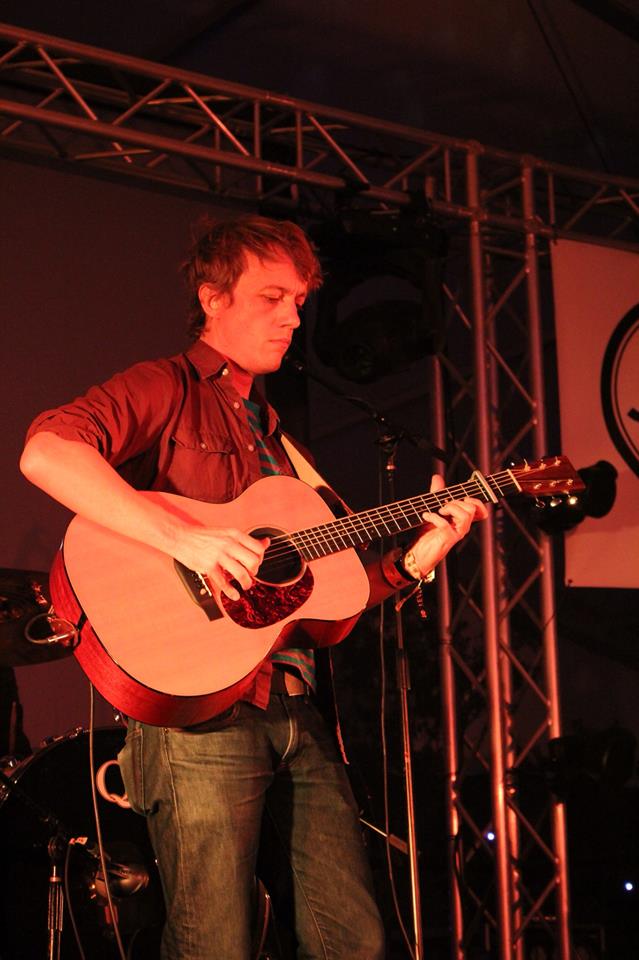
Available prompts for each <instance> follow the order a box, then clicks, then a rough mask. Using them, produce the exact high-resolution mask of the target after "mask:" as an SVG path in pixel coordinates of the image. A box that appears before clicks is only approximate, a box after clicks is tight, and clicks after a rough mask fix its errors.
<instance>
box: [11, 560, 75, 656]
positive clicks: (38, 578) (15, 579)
mask: <svg viewBox="0 0 639 960" xmlns="http://www.w3.org/2000/svg"><path fill="white" fill-rule="evenodd" d="M54 618H55V613H54V612H53V610H52V608H51V600H50V597H49V575H48V574H47V573H43V572H42V571H41V570H15V569H12V568H10V567H0V667H24V666H29V665H31V664H36V663H47V662H48V661H49V660H59V659H60V658H61V657H68V656H69V655H70V654H71V653H72V650H73V648H72V645H66V646H65V645H64V644H63V643H61V642H59V641H54V642H49V638H51V637H55V636H56V635H58V634H59V633H61V632H64V629H65V628H64V627H63V628H60V621H57V623H56V622H55V619H54Z"/></svg>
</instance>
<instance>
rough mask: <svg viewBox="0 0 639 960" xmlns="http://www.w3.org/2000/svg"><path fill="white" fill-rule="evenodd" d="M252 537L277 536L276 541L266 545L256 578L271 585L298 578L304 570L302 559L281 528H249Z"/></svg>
mask: <svg viewBox="0 0 639 960" xmlns="http://www.w3.org/2000/svg"><path fill="white" fill-rule="evenodd" d="M251 536H252V537H260V538H261V537H270V538H271V539H273V538H274V537H278V541H277V543H271V544H270V546H269V547H267V550H266V553H265V554H264V559H263V560H262V563H261V564H260V567H259V570H258V571H257V576H256V579H257V580H258V581H260V582H261V583H267V584H271V585H273V586H278V587H281V586H284V585H286V584H289V583H294V582H295V581H296V580H299V578H300V577H301V575H302V574H303V572H304V569H305V565H304V560H303V559H302V557H301V556H300V554H299V552H298V550H297V548H296V547H295V546H294V545H293V543H292V541H291V540H290V539H289V537H288V536H287V535H286V533H285V532H284V531H283V530H278V529H277V528H276V527H258V528H257V529H256V530H251Z"/></svg>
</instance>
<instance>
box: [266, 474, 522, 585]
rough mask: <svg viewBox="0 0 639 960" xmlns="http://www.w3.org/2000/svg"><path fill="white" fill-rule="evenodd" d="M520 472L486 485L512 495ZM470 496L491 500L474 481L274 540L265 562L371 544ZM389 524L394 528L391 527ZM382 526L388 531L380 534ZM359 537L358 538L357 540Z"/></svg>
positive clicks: (490, 479) (489, 479) (275, 563)
mask: <svg viewBox="0 0 639 960" xmlns="http://www.w3.org/2000/svg"><path fill="white" fill-rule="evenodd" d="M518 472H520V471H509V470H504V471H501V472H500V473H497V474H493V475H491V476H489V477H487V478H486V483H487V484H488V485H489V486H491V487H493V488H496V490H497V492H498V493H499V494H500V495H502V496H503V495H504V490H503V489H502V486H503V487H506V488H507V490H506V492H508V489H509V488H512V486H513V478H512V477H513V474H516V473H518ZM466 496H478V497H479V498H481V499H483V500H484V501H488V500H490V497H489V496H488V495H487V494H486V491H485V489H484V488H483V487H482V485H481V484H480V483H479V481H478V480H473V479H472V478H471V479H470V480H467V481H465V482H464V483H459V484H455V485H453V486H452V487H448V488H447V489H446V490H445V491H444V490H442V491H431V492H430V493H426V494H420V495H418V496H416V497H411V498H408V499H406V500H401V501H398V502H397V503H394V504H389V505H388V506H381V507H373V508H372V509H370V510H365V511H362V512H361V513H356V514H351V515H349V516H347V517H342V518H340V519H336V520H332V521H329V522H328V523H325V524H321V525H319V526H316V527H309V528H307V529H305V530H298V531H295V532H293V533H288V534H282V535H279V536H276V537H273V538H272V540H271V543H270V545H269V547H268V548H267V551H266V554H265V560H266V561H267V563H268V565H269V566H275V567H277V566H281V565H282V564H284V563H286V562H289V560H290V558H292V557H294V556H299V555H300V554H301V555H302V557H303V558H304V559H306V560H314V559H318V558H319V557H321V556H326V555H327V553H334V552H338V551H340V550H343V549H346V548H348V547H349V546H359V545H362V544H365V543H370V542H371V540H374V539H376V538H377V537H379V536H383V535H384V533H388V534H394V533H398V532H401V531H405V530H410V529H413V528H414V527H417V526H419V525H420V523H421V522H422V517H421V515H422V513H424V512H425V511H426V510H427V511H428V512H432V511H431V507H435V506H436V507H442V506H443V505H444V504H445V503H449V502H450V501H454V500H459V499H462V498H463V497H466ZM411 515H412V516H411ZM389 523H390V524H391V526H389V525H388V524H389ZM381 527H383V528H384V530H381V532H380V528H381ZM371 534H372V535H371ZM355 537H356V538H357V539H354V538H355ZM327 547H328V550H327V549H326V548H327Z"/></svg>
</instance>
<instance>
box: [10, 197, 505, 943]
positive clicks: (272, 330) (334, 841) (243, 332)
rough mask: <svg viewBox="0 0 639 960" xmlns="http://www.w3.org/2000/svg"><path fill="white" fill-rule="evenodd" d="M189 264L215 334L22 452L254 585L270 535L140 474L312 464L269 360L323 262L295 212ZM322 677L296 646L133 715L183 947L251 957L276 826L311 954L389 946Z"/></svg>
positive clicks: (196, 297)
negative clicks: (198, 521)
mask: <svg viewBox="0 0 639 960" xmlns="http://www.w3.org/2000/svg"><path fill="white" fill-rule="evenodd" d="M185 276H186V279H187V283H188V286H189V289H190V293H191V295H192V307H193V309H192V327H191V330H192V333H194V334H195V335H196V336H197V338H198V339H197V340H196V342H195V343H194V345H193V346H192V347H191V348H190V350H188V351H187V352H186V354H182V355H180V356H178V357H174V358H171V359H169V360H161V361H155V362H148V363H142V364H138V365H136V366H134V367H132V368H131V369H130V370H128V371H126V372H125V373H123V374H120V375H119V376H116V377H114V378H113V379H112V380H110V381H108V382H107V383H106V384H104V385H103V386H101V387H93V388H91V390H89V391H88V393H87V394H86V396H85V397H82V398H80V399H78V400H76V401H74V402H73V403H71V404H68V405H66V406H64V407H61V408H59V409H58V410H55V411H48V412H47V413H45V414H42V415H41V416H40V417H39V418H37V420H36V421H35V422H34V424H33V425H32V427H31V429H30V431H29V435H28V440H27V444H26V446H25V450H24V453H23V457H22V460H21V468H22V470H23V472H24V473H25V475H26V476H27V477H28V478H29V479H30V480H31V481H32V482H34V483H36V484H37V485H38V486H40V487H42V488H43V489H44V490H45V491H46V492H47V493H49V494H50V495H51V496H53V497H55V498H56V499H57V500H59V501H61V502H62V503H63V504H65V505H66V506H67V507H69V508H70V509H71V510H73V511H75V512H76V513H79V514H81V515H84V516H85V517H87V518H88V519H90V520H94V521H96V522H98V523H100V524H103V525H104V526H106V527H108V528H110V529H111V530H113V531H115V532H118V533H122V534H125V535H126V536H128V537H132V538H134V539H136V540H139V541H141V542H142V543H145V544H147V545H150V546H152V547H155V548H157V549H158V550H161V551H164V552H165V553H167V554H169V555H170V556H172V557H174V558H176V559H177V560H179V561H181V562H182V563H183V564H185V565H186V566H187V567H189V568H191V569H193V570H198V571H202V572H206V574H207V576H208V578H209V581H210V583H211V584H212V586H213V588H214V590H215V591H216V592H218V594H220V595H225V596H226V597H228V598H229V599H230V600H237V599H239V597H240V591H241V590H247V589H249V588H250V587H251V584H252V582H253V578H254V577H255V574H256V572H257V570H258V567H259V565H260V562H261V560H262V557H263V555H264V551H265V549H266V547H267V545H268V541H267V540H266V539H264V540H257V539H255V538H253V537H251V536H249V535H247V534H246V533H245V532H243V531H242V530H239V529H226V528H224V529H222V528H211V529H203V528H197V527H193V526H190V525H187V524H185V523H184V522H183V521H182V520H181V519H180V517H179V516H177V515H173V514H168V513H167V512H165V510H164V509H163V508H162V506H161V505H160V504H159V503H157V502H155V501H153V500H150V499H149V498H147V497H144V496H141V495H140V494H139V493H138V490H142V489H155V490H163V491H170V492H174V493H179V494H182V495H184V496H187V497H192V498H195V499H200V500H208V501H211V502H223V501H228V500H230V499H234V498H236V497H237V496H238V495H239V494H240V493H241V492H242V491H243V490H244V489H245V488H246V487H247V486H249V484H251V483H252V482H254V481H255V480H257V479H259V478H260V477H261V476H263V475H264V474H265V473H285V474H292V473H293V469H292V466H291V463H290V461H289V460H288V458H287V456H286V455H285V453H284V450H283V449H282V445H281V443H280V440H279V434H278V422H277V417H276V414H275V412H274V411H273V410H272V409H271V408H270V407H269V406H268V404H266V403H265V402H264V400H263V399H262V398H261V397H260V396H259V394H258V393H257V391H256V389H255V384H254V379H255V378H256V377H257V376H260V375H262V374H267V373H272V372H274V371H276V370H277V369H278V368H279V366H280V364H281V362H282V358H283V357H284V354H285V353H286V351H287V349H288V348H289V345H290V342H291V338H292V335H293V332H294V330H295V329H296V328H297V327H298V326H299V323H300V320H299V315H298V310H299V308H300V307H301V306H302V304H303V303H304V301H305V299H306V296H307V294H308V293H309V292H310V291H312V290H314V289H316V288H317V287H318V286H319V283H320V269H319V264H318V261H317V259H316V257H315V255H314V253H313V251H312V249H311V247H310V244H309V243H308V240H307V239H306V237H305V235H304V234H303V232H302V231H301V230H300V229H299V228H298V227H296V226H295V225H294V224H292V223H278V222H276V221H272V220H268V219H265V218H261V217H256V216H245V217H241V218H238V219H236V220H232V221H226V222H220V223H216V224H213V225H212V226H211V227H210V228H209V229H207V231H206V233H205V234H204V235H203V236H202V237H201V238H200V240H199V241H198V243H196V245H195V247H194V249H193V250H192V252H191V256H190V258H189V259H188V261H187V263H186V264H185ZM441 485H442V481H441V479H440V478H438V479H437V480H436V486H441ZM485 515H486V511H485V508H484V506H483V505H482V504H480V503H479V502H478V501H474V500H470V499H469V500H465V501H461V502H455V503H450V504H447V505H446V506H444V507H443V508H442V509H441V511H440V513H439V514H437V515H431V514H426V515H425V516H424V521H425V526H424V528H423V529H422V530H420V535H419V536H418V537H417V538H416V540H415V542H414V543H413V544H412V547H411V550H410V551H409V553H408V554H406V555H405V556H404V557H403V558H402V559H403V565H402V563H401V562H400V563H398V562H397V558H396V557H395V556H391V555H389V556H387V557H385V558H384V559H383V561H382V563H381V564H380V563H379V562H378V561H376V562H375V563H373V564H371V565H370V566H369V567H368V568H367V574H368V578H369V582H370V601H369V602H370V604H374V603H378V602H380V601H381V600H382V599H384V598H385V597H387V596H389V595H390V594H391V593H392V592H393V590H394V589H396V588H398V587H400V586H408V585H409V584H411V583H414V581H415V580H416V579H419V577H420V576H422V575H426V574H427V573H429V572H430V571H431V570H432V569H433V568H434V567H435V565H436V564H437V563H438V562H439V561H440V560H441V559H442V558H443V557H444V556H445V555H446V553H447V552H448V550H450V548H451V547H452V546H453V545H454V544H455V543H457V542H458V541H459V540H460V539H461V538H462V537H464V536H465V535H466V534H467V533H468V530H469V528H470V525H471V523H472V521H473V520H474V519H480V518H483V517H484V516H485ZM160 655H161V651H158V656H160ZM274 661H277V662H275V664H274ZM314 684H315V678H314V658H313V655H312V653H310V652H309V651H307V650H292V651H291V650H285V651H282V653H281V654H276V655H275V656H274V657H273V658H272V659H270V660H268V661H267V662H266V663H265V664H264V665H263V667H262V669H261V671H260V672H259V674H258V676H257V678H256V680H255V682H254V683H253V684H252V686H251V688H250V690H248V691H247V692H245V694H244V695H243V697H242V699H241V701H239V702H238V703H236V704H235V706H234V707H232V708H231V709H230V710H228V711H225V712H224V713H223V714H222V715H221V716H219V717H214V718H212V719H211V720H210V721H208V722H206V723H204V724H201V725H199V726H198V727H195V728H188V729H182V730H176V729H170V728H162V727H154V726H149V725H145V724H142V723H139V722H136V721H130V723H129V731H128V735H127V744H126V747H125V749H124V751H123V753H122V755H121V765H122V768H123V775H124V777H125V783H126V787H127V792H128V795H129V798H130V800H131V802H132V803H133V805H134V807H135V808H136V809H137V810H138V811H139V812H142V813H144V814H145V815H146V816H147V819H148V827H149V832H150V836H151V839H152V842H153V845H154V848H155V851H156V855H157V859H158V864H159V869H160V873H161V877H162V883H163V889H164V895H165V901H166V908H167V923H166V927H165V932H164V938H163V956H164V957H165V958H171V960H178V958H179V960H205V958H206V960H247V958H248V957H249V956H250V939H251V938H250V926H251V910H252V901H253V893H254V875H255V870H256V864H257V858H258V853H259V848H260V843H261V842H263V843H268V848H269V861H268V863H267V864H266V865H265V867H264V869H265V870H266V871H267V875H268V880H267V885H268V888H269V891H270V892H271V895H272V896H273V899H274V903H275V911H276V915H279V916H283V917H284V918H285V919H288V920H289V921H290V923H291V924H292V925H293V926H294V929H295V936H296V938H297V943H298V956H299V957H304V958H320V957H321V958H329V957H330V958H333V960H337V958H343V960H346V958H348V960H357V958H361V960H375V958H379V957H382V955H383V932H382V929H381V924H380V919H379V915H378V912H377V909H376V907H375V904H374V900H373V896H372V892H371V883H370V877H369V872H368V867H367V864H366V861H365V857H364V854H363V851H362V846H361V838H360V835H359V829H358V821H357V814H356V810H355V807H354V803H353V800H352V796H351V793H350V790H349V787H348V782H347V779H346V776H345V773H344V769H343V766H342V764H341V762H340V760H339V756H338V754H337V751H336V748H335V745H334V743H333V739H332V736H331V734H330V732H329V731H328V728H327V727H326V726H325V725H324V723H323V721H322V720H321V718H320V717H319V715H318V713H317V711H316V709H315V706H314V704H313V696H312V690H313V687H314Z"/></svg>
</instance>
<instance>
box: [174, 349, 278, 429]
mask: <svg viewBox="0 0 639 960" xmlns="http://www.w3.org/2000/svg"><path fill="white" fill-rule="evenodd" d="M186 357H187V359H188V361H189V362H190V364H191V366H192V367H193V368H194V369H195V372H196V373H197V375H198V377H199V378H200V380H206V379H208V378H209V377H212V378H215V379H217V378H218V377H222V373H223V371H224V370H225V369H226V357H224V356H223V355H222V354H221V353H219V352H218V351H217V350H216V349H215V348H214V347H211V346H209V344H208V343H205V342H204V340H196V341H195V343H194V344H192V345H191V346H190V347H189V349H188V350H187V351H186ZM222 379H223V380H228V379H229V378H228V377H222ZM229 387H231V384H230V383H229ZM251 399H255V400H257V401H258V402H259V403H260V404H261V405H262V406H263V407H264V409H265V410H266V415H267V429H266V435H267V436H270V435H271V434H272V433H274V431H275V430H276V429H277V427H278V424H279V417H278V415H277V413H276V411H275V410H274V409H273V407H272V406H271V405H270V403H268V401H267V400H266V399H265V398H264V396H263V394H262V393H261V391H260V390H258V388H257V386H256V385H255V384H254V385H253V390H252V392H251Z"/></svg>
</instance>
